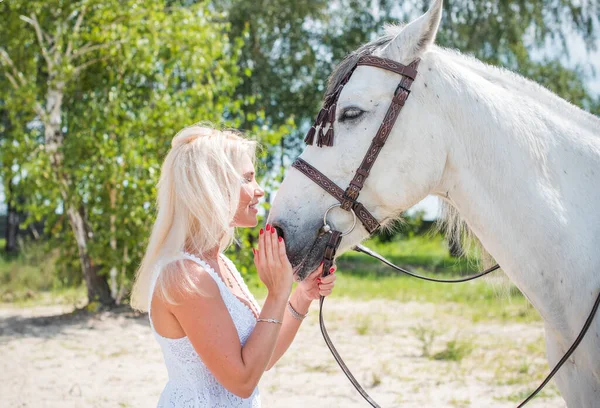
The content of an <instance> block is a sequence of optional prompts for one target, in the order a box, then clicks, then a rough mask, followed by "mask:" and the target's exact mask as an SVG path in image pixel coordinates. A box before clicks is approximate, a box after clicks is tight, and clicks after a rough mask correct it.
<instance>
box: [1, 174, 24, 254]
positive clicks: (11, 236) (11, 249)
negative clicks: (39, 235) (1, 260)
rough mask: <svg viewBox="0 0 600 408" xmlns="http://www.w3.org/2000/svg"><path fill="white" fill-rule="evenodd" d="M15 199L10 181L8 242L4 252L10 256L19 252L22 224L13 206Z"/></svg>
mask: <svg viewBox="0 0 600 408" xmlns="http://www.w3.org/2000/svg"><path fill="white" fill-rule="evenodd" d="M13 198H14V197H13V185H12V181H11V180H8V191H7V192H6V202H7V204H8V205H7V207H8V208H7V211H6V234H5V238H6V242H5V245H4V251H5V252H6V253H9V254H11V253H15V252H17V235H18V234H19V224H20V222H21V217H20V214H19V211H17V209H16V208H15V207H14V205H13V204H12V200H13Z"/></svg>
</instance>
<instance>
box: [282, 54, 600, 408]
mask: <svg viewBox="0 0 600 408" xmlns="http://www.w3.org/2000/svg"><path fill="white" fill-rule="evenodd" d="M419 62H420V60H419V59H416V60H415V61H413V62H412V63H410V64H409V65H402V64H400V63H398V62H396V61H392V60H390V59H387V58H380V57H376V56H373V55H364V56H361V57H360V58H359V59H358V62H357V63H356V64H355V65H354V66H353V67H352V68H351V69H350V70H349V71H348V73H347V74H346V75H345V76H344V77H343V78H342V80H341V81H340V84H339V85H338V87H337V88H336V89H335V91H333V92H332V93H331V94H329V95H327V96H326V97H325V100H324V103H323V107H322V109H321V110H320V111H319V114H318V115H317V119H316V120H315V123H314V124H313V126H312V127H311V129H310V130H309V132H308V134H307V136H306V138H305V139H304V140H305V142H306V143H307V144H313V141H314V137H315V135H317V136H318V138H317V145H318V146H319V147H322V146H332V145H333V137H334V131H333V124H334V122H335V111H336V105H337V101H338V98H339V96H340V93H341V92H342V89H343V87H344V85H346V83H348V81H349V80H350V77H351V76H352V73H353V72H354V70H355V69H356V67H358V66H361V65H367V66H372V67H376V68H381V69H385V70H387V71H392V72H395V73H397V74H400V75H401V76H402V79H401V80H400V83H399V84H398V86H397V87H396V90H395V92H394V96H393V97H392V101H391V103H390V106H389V108H388V110H387V113H386V114H385V117H384V119H383V122H382V123H381V125H380V126H379V130H378V131H377V133H376V134H375V137H374V138H373V140H372V141H371V145H370V146H369V149H368V150H367V153H366V154H365V157H364V158H363V161H362V162H361V164H360V166H359V167H358V169H357V170H356V173H355V175H354V177H353V178H352V181H350V184H349V186H348V187H347V188H346V190H343V189H342V188H340V187H339V186H338V185H337V184H335V183H334V182H333V181H331V180H330V179H329V178H327V176H325V175H324V174H323V173H321V172H320V171H319V170H317V169H316V168H315V167H313V166H312V165H311V164H309V163H307V162H306V161H304V160H302V159H301V158H297V159H296V160H295V161H294V163H293V164H292V167H294V168H296V169H297V170H299V171H300V172H301V173H303V174H304V175H305V176H307V177H308V178H309V179H311V180H312V181H313V182H315V183H316V184H317V185H318V186H320V187H321V188H322V189H323V190H325V191H326V192H328V193H329V194H331V195H332V196H333V197H334V198H335V199H336V200H338V201H339V204H337V203H336V204H334V205H332V206H331V207H329V208H328V209H327V211H326V212H325V214H324V216H323V227H322V228H321V230H320V233H321V234H330V237H329V240H328V241H327V244H326V247H325V251H324V253H323V276H327V275H329V270H330V268H331V266H332V265H333V262H334V260H335V255H336V252H337V249H338V247H339V245H340V243H341V240H342V237H343V236H344V235H347V234H349V233H350V232H352V230H353V229H354V227H355V225H356V218H358V219H359V220H360V222H361V223H362V225H363V226H364V227H365V229H366V230H367V232H368V233H369V234H370V235H372V234H374V233H375V232H376V231H377V230H378V229H379V227H380V224H379V222H378V221H377V219H376V218H375V217H374V216H373V215H372V214H371V213H370V212H369V211H368V210H367V209H366V207H365V206H364V205H363V204H362V203H360V202H359V201H357V200H358V196H359V194H360V191H361V190H362V188H363V187H364V183H365V180H366V179H367V177H369V173H370V171H371V168H372V167H373V164H374V163H375V160H376V159H377V156H378V155H379V152H380V151H381V149H382V148H383V146H384V144H385V142H386V140H387V138H388V136H389V134H390V132H391V130H392V128H393V127H394V123H395V122H396V119H397V118H398V116H399V115H400V111H401V110H402V108H403V107H404V104H405V103H406V101H407V99H408V97H409V96H410V87H411V85H412V83H413V81H414V80H415V78H416V76H417V68H418V66H419ZM326 128H327V131H325V129H326ZM317 129H318V134H317ZM336 207H340V208H342V209H343V210H346V211H348V212H351V213H352V215H353V218H354V223H353V225H352V227H351V228H350V229H349V230H347V231H345V232H342V231H337V230H334V229H332V228H331V226H330V225H329V224H328V223H327V215H328V213H329V211H331V210H332V209H334V208H336ZM353 249H354V250H355V251H358V252H362V253H365V254H367V255H369V256H372V257H374V258H376V259H378V260H380V261H382V262H384V263H385V264H387V265H389V266H391V267H392V268H394V269H395V270H397V271H400V272H402V273H405V274H408V275H410V276H413V277H416V278H419V279H425V280H428V281H433V282H442V283H458V282H466V281H469V280H472V279H476V278H479V277H481V276H484V275H487V274H488V273H490V272H492V271H495V270H497V269H499V268H500V266H499V265H494V266H492V267H491V268H488V269H486V270H485V271H482V272H480V273H478V274H476V275H472V276H468V277H465V278H460V279H455V280H447V279H435V278H428V277H424V276H420V275H417V274H415V273H412V272H410V271H407V270H405V269H403V268H401V267H399V266H396V265H394V264H393V263H391V262H390V261H388V260H387V259H385V258H384V257H383V256H381V255H379V254H377V253H376V252H374V251H372V250H370V249H368V248H365V247H363V246H362V245H358V246H356V247H354V248H353ZM324 300H325V298H324V297H323V296H321V299H320V304H319V324H320V327H321V333H322V334H323V338H324V339H325V343H326V344H327V346H328V347H329V350H330V351H331V353H332V354H333V357H334V358H335V360H336V361H337V363H338V364H339V366H340V368H341V369H342V371H343V372H344V374H346V377H348V379H349V380H350V382H351V383H352V385H353V386H354V387H355V388H356V390H357V391H358V392H359V393H360V394H361V395H362V396H363V398H364V399H365V400H366V401H367V402H368V403H369V404H370V405H371V406H373V407H377V408H380V406H379V405H378V404H377V403H376V402H375V401H374V400H373V399H372V398H371V397H370V396H369V394H367V392H366V391H365V390H364V389H363V388H362V387H361V385H360V384H359V383H358V381H357V380H356V378H354V376H353V375H352V373H351V372H350V370H349V369H348V367H347V366H346V364H345V363H344V360H343V359H342V357H341V356H340V354H339V353H338V351H337V350H336V348H335V346H334V345H333V343H332V341H331V339H330V338H329V335H328V333H327V329H326V328H325V322H324V320H323V302H324ZM599 304H600V293H599V294H598V296H597V298H596V302H595V303H594V306H593V308H592V310H591V312H590V314H589V316H588V318H587V320H586V322H585V324H584V325H583V328H582V329H581V332H580V333H579V335H578V336H577V339H576V340H575V341H574V342H573V344H572V346H571V347H570V348H569V350H568V351H567V352H566V353H565V355H564V356H563V358H561V360H560V361H559V362H558V363H557V364H556V366H555V367H554V369H553V370H552V371H551V372H550V374H548V376H547V377H546V378H545V379H544V381H543V382H542V383H541V384H540V386H539V387H538V388H537V389H536V390H535V391H533V392H532V393H531V394H530V395H529V396H528V397H527V398H526V399H525V400H524V401H523V402H522V403H521V404H519V405H518V407H517V408H520V407H522V406H524V405H525V404H527V403H528V402H529V401H530V400H531V399H533V397H535V395H536V394H537V393H538V392H540V391H541V390H542V388H544V386H546V384H547V383H548V382H549V381H550V379H551V378H552V377H553V376H554V374H556V372H557V371H558V370H559V369H560V367H561V366H562V365H563V364H564V363H565V361H567V359H568V358H569V357H570V356H571V354H573V352H574V351H575V349H576V348H577V346H578V345H579V343H580V342H581V341H582V340H583V337H584V336H585V333H586V332H587V330H588V329H589V327H590V326H591V324H592V321H593V319H594V315H595V314H596V311H597V310H598V305H599Z"/></svg>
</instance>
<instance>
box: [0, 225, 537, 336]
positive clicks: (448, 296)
mask: <svg viewBox="0 0 600 408" xmlns="http://www.w3.org/2000/svg"><path fill="white" fill-rule="evenodd" d="M366 245H367V246H368V247H370V248H373V249H374V250H376V251H377V252H379V253H381V254H382V255H384V256H385V257H387V258H388V259H390V260H391V261H392V262H394V263H397V264H398V265H401V266H403V267H407V268H409V269H411V270H414V271H415V272H418V273H421V274H426V275H430V276H431V275H434V276H436V277H456V276H459V272H463V273H466V274H471V273H474V272H476V271H477V270H478V265H477V263H476V262H475V261H474V260H473V259H469V258H463V259H456V258H453V257H451V256H450V255H449V254H448V250H447V245H446V243H445V242H444V241H443V240H442V238H441V237H440V236H433V237H423V236H419V237H414V238H411V239H409V240H403V241H393V242H390V243H386V244H381V243H379V242H377V241H375V240H372V241H371V242H367V243H366ZM55 259H56V254H52V253H46V252H45V251H44V250H43V247H42V246H37V247H35V246H33V247H31V248H29V249H26V250H25V251H24V253H22V254H20V255H19V256H16V257H14V256H13V257H7V256H0V301H4V302H7V301H9V302H12V303H16V304H18V305H22V306H26V305H33V304H39V303H52V302H55V303H56V302H61V303H65V302H66V303H73V304H74V303H76V302H77V301H78V299H81V298H82V297H83V298H85V288H84V287H76V288H68V287H64V286H63V285H61V284H60V282H57V279H56V277H55V275H56V274H55V271H54V266H53V265H54V261H55ZM337 265H338V270H337V272H336V275H337V281H336V287H335V289H334V291H333V294H332V295H331V300H330V301H335V299H339V298H351V299H357V300H372V299H389V300H395V301H399V302H410V301H414V302H428V303H437V304H441V303H443V304H448V308H447V310H449V312H450V313H455V314H459V315H461V316H463V317H465V318H467V319H472V321H474V322H476V321H479V320H490V319H494V320H502V321H522V322H527V321H532V320H539V316H538V315H537V312H536V311H535V310H534V309H533V308H532V307H531V306H529V303H528V302H527V300H526V299H525V298H524V297H523V296H522V295H521V293H520V292H519V291H518V290H516V289H515V288H514V287H512V286H510V288H509V290H506V289H504V290H501V289H498V287H497V286H493V285H492V284H490V283H489V282H488V281H486V280H485V279H478V280H476V281H472V282H467V283H458V284H443V283H433V282H426V281H422V280H419V279H415V278H411V277H407V276H405V275H397V274H395V273H394V272H393V271H392V270H391V269H390V268H388V267H387V266H385V265H383V264H381V263H379V262H378V261H377V260H375V259H372V258H370V257H368V256H367V255H364V254H359V253H355V252H351V253H347V254H344V255H343V256H341V257H340V258H339V259H338V261H337ZM250 270H251V271H252V272H251V274H250V276H249V277H248V278H249V279H248V282H247V283H248V286H249V287H250V289H251V291H252V292H253V293H254V295H255V296H256V297H257V298H258V299H263V298H264V297H265V296H266V294H267V291H266V288H265V287H264V285H262V284H261V283H260V282H259V280H258V277H257V276H256V272H255V271H254V268H253V267H252V268H250ZM495 273H498V272H495ZM500 292H504V293H503V294H499V293H500ZM359 326H360V325H359ZM363 326H364V325H363ZM357 331H358V332H359V333H360V332H363V333H362V334H366V333H367V332H368V331H369V327H367V326H365V327H362V326H360V327H357Z"/></svg>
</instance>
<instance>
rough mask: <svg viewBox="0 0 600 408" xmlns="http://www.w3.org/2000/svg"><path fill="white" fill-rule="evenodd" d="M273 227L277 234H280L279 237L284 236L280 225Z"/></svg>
mask: <svg viewBox="0 0 600 408" xmlns="http://www.w3.org/2000/svg"><path fill="white" fill-rule="evenodd" d="M273 228H275V231H277V235H278V236H280V237H281V238H284V234H283V230H282V229H281V227H278V226H274V227H273ZM284 239H285V238H284Z"/></svg>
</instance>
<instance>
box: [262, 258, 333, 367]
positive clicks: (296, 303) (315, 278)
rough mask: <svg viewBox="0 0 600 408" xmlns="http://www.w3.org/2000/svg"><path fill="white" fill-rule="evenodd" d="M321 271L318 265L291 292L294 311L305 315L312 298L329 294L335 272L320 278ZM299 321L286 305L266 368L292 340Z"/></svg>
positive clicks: (277, 359) (277, 358) (282, 353)
mask: <svg viewBox="0 0 600 408" xmlns="http://www.w3.org/2000/svg"><path fill="white" fill-rule="evenodd" d="M322 272H323V268H322V266H319V267H318V268H317V269H316V270H315V271H314V272H312V273H311V274H310V275H309V276H308V277H307V278H306V279H305V280H304V281H302V282H300V283H299V284H298V286H297V287H296V290H295V291H294V292H293V293H292V296H291V297H290V303H291V304H292V307H293V308H294V310H295V311H296V312H298V313H300V314H302V315H306V314H307V313H308V309H309V307H310V305H311V303H312V301H313V300H316V299H319V297H320V296H328V295H330V294H331V291H332V289H333V286H334V284H335V274H334V273H331V274H329V275H327V276H326V277H324V278H322V277H321V274H322ZM332 272H335V267H334V268H332ZM301 323H302V320H298V319H296V318H295V317H294V316H293V315H292V313H291V312H290V311H289V310H288V308H287V307H286V310H285V316H284V318H283V327H282V328H281V331H280V332H279V337H278V338H277V345H276V346H275V351H274V352H273V355H272V356H271V360H270V361H269V364H268V365H267V370H270V369H271V367H273V366H274V365H275V364H276V363H277V361H279V359H280V358H281V357H282V356H283V355H284V354H285V352H286V351H287V349H288V348H289V347H290V345H291V344H292V342H293V341H294V338H295V337H296V334H297V333H298V329H299V328H300V324H301Z"/></svg>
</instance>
